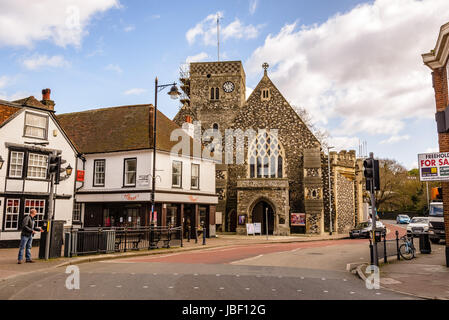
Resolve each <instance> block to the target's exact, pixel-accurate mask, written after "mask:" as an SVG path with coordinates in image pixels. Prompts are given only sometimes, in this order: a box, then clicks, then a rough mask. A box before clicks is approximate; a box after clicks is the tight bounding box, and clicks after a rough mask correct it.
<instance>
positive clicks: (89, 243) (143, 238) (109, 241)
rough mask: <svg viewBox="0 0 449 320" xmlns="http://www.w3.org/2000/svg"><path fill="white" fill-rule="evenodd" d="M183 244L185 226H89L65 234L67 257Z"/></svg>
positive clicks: (65, 252)
mask: <svg viewBox="0 0 449 320" xmlns="http://www.w3.org/2000/svg"><path fill="white" fill-rule="evenodd" d="M179 246H180V247H182V246H183V243H182V227H174V228H172V227H142V228H95V229H92V228H89V229H88V228H86V229H72V230H70V231H69V232H67V233H66V235H65V250H64V255H65V256H66V257H73V256H77V255H86V254H96V253H113V252H127V251H131V250H142V249H157V248H170V247H179Z"/></svg>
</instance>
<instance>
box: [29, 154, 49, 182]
mask: <svg viewBox="0 0 449 320" xmlns="http://www.w3.org/2000/svg"><path fill="white" fill-rule="evenodd" d="M47 168H48V155H43V154H36V153H30V154H29V155H28V172H27V177H28V178H32V179H46V178H47Z"/></svg>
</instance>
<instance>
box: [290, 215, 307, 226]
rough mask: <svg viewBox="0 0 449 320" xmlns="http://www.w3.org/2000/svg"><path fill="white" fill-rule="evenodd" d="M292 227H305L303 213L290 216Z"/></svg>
mask: <svg viewBox="0 0 449 320" xmlns="http://www.w3.org/2000/svg"><path fill="white" fill-rule="evenodd" d="M291 225H292V227H304V226H305V225H306V214H305V213H292V214H291Z"/></svg>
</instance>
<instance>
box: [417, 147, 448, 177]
mask: <svg viewBox="0 0 449 320" xmlns="http://www.w3.org/2000/svg"><path fill="white" fill-rule="evenodd" d="M418 168H419V178H420V180H421V181H449V152H434V153H422V154H418Z"/></svg>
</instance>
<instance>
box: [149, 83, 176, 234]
mask: <svg viewBox="0 0 449 320" xmlns="http://www.w3.org/2000/svg"><path fill="white" fill-rule="evenodd" d="M170 86H171V89H170V92H169V93H168V95H169V96H170V97H171V98H172V99H173V100H176V99H177V98H178V97H179V95H180V93H179V91H178V88H177V87H176V82H174V83H170V84H163V85H159V84H158V79H157V77H156V80H155V82H154V115H153V174H152V177H151V218H150V225H151V226H152V225H153V219H154V206H155V202H154V194H155V188H156V124H157V93H158V92H159V91H162V90H164V89H165V88H167V87H170Z"/></svg>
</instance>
